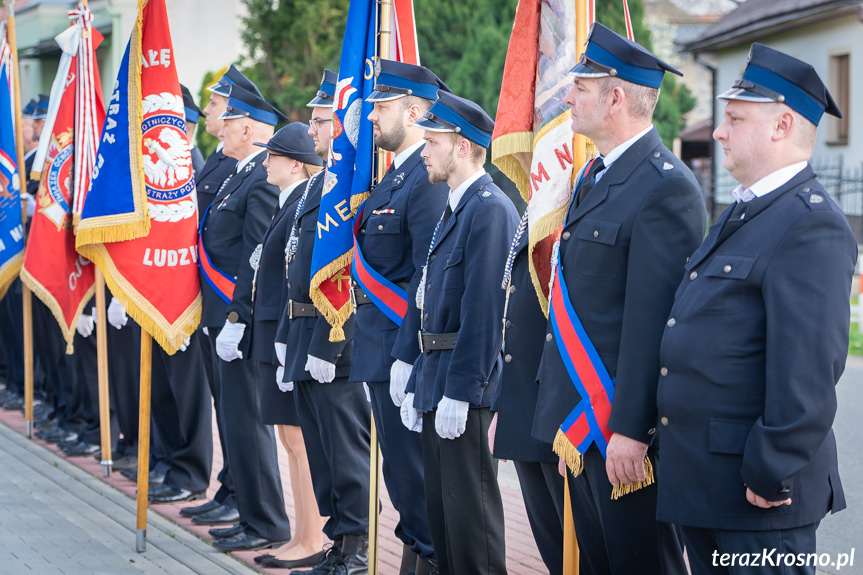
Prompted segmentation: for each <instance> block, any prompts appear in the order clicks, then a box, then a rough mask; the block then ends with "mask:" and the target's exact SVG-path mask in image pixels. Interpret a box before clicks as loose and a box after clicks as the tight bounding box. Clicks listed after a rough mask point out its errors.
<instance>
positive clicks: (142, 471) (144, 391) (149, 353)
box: [135, 328, 153, 553]
mask: <svg viewBox="0 0 863 575" xmlns="http://www.w3.org/2000/svg"><path fill="white" fill-rule="evenodd" d="M152 357H153V338H152V337H151V336H150V334H149V333H148V332H147V330H145V329H143V328H142V329H141V398H140V412H139V414H138V515H137V524H136V532H135V551H137V552H138V553H143V552H144V551H146V550H147V492H148V491H149V479H150V376H151V369H152V361H151V360H152Z"/></svg>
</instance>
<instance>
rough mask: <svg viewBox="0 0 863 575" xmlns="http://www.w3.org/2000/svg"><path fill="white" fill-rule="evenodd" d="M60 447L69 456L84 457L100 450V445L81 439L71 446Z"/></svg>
mask: <svg viewBox="0 0 863 575" xmlns="http://www.w3.org/2000/svg"><path fill="white" fill-rule="evenodd" d="M60 449H62V450H63V453H65V454H66V455H68V456H69V457H83V456H85V455H93V454H94V453H95V452H97V451H99V446H98V445H93V444H92V443H87V442H85V441H79V442H78V443H75V444H72V445H70V446H69V447H61V448H60Z"/></svg>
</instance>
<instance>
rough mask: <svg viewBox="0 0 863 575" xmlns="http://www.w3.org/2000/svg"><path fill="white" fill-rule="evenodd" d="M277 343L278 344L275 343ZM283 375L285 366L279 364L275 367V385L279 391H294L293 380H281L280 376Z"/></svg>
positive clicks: (282, 376)
mask: <svg viewBox="0 0 863 575" xmlns="http://www.w3.org/2000/svg"><path fill="white" fill-rule="evenodd" d="M276 345H278V344H276ZM284 377H285V366H283V365H280V366H279V367H277V368H276V385H278V386H279V391H281V392H282V393H285V392H286V391H294V382H293V381H282V378H284Z"/></svg>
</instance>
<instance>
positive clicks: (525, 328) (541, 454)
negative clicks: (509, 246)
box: [491, 230, 557, 463]
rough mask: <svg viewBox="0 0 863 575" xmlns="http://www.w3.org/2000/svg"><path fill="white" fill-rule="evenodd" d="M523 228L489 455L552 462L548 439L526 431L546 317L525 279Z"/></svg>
mask: <svg viewBox="0 0 863 575" xmlns="http://www.w3.org/2000/svg"><path fill="white" fill-rule="evenodd" d="M528 236H529V234H528V230H525V231H524V234H522V236H521V239H520V241H519V243H518V245H517V246H516V250H517V255H516V257H515V261H514V262H513V265H512V276H511V278H510V283H509V288H508V289H509V296H508V297H509V302H508V304H507V305H506V306H505V309H506V316H505V318H504V321H505V323H506V331H505V335H504V345H503V352H502V353H503V371H502V372H501V376H500V387H499V388H498V390H497V396H496V397H495V399H494V403H492V406H491V410H492V411H493V412H496V413H497V418H498V419H497V431H496V432H495V438H494V456H495V457H497V458H498V459H512V460H516V461H534V462H535V461H540V462H542V461H545V462H549V463H555V462H557V455H555V454H554V452H553V451H552V450H551V444H549V443H544V442H542V441H539V440H537V439H534V438H533V437H531V435H530V430H531V427H532V425H533V415H534V412H535V411H536V396H537V394H538V392H539V389H538V387H537V384H536V372H537V370H538V369H539V360H540V358H541V357H542V348H543V343H544V341H545V340H543V337H544V336H545V326H546V324H547V323H548V320H547V319H546V317H545V314H543V313H542V308H540V307H539V298H538V297H537V295H536V290H535V289H534V287H533V283H532V281H531V279H530V267H529V262H530V256H529V253H530V250H529V249H528V243H529V242H528Z"/></svg>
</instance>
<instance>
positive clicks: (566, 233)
mask: <svg viewBox="0 0 863 575" xmlns="http://www.w3.org/2000/svg"><path fill="white" fill-rule="evenodd" d="M569 236H570V234H569V232H563V234H562V235H561V236H560V237H561V239H564V240H568V239H569Z"/></svg>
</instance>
